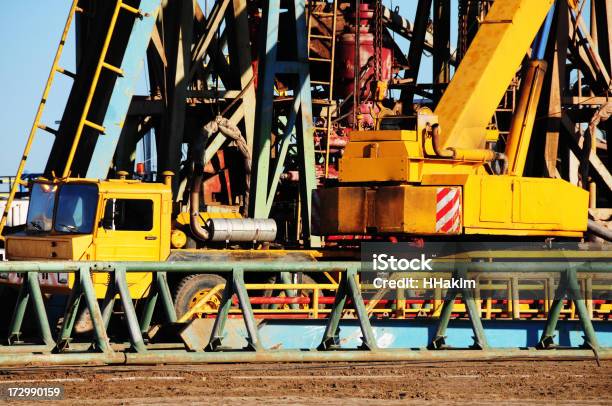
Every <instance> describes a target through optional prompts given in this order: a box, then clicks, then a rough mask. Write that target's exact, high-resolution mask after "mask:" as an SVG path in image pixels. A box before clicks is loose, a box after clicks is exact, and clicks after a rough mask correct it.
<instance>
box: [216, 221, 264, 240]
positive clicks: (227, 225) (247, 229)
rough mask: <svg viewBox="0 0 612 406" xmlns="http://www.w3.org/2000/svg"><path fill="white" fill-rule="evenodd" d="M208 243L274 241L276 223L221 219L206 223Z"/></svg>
mask: <svg viewBox="0 0 612 406" xmlns="http://www.w3.org/2000/svg"><path fill="white" fill-rule="evenodd" d="M206 226H207V229H208V231H209V232H210V239H209V241H274V239H275V238H276V222H275V221H274V220H272V219H221V218H214V219H210V220H208V221H207V222H206Z"/></svg>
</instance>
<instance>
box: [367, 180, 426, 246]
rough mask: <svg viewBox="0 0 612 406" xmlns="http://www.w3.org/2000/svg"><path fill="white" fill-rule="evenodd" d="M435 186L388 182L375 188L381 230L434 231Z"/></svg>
mask: <svg viewBox="0 0 612 406" xmlns="http://www.w3.org/2000/svg"><path fill="white" fill-rule="evenodd" d="M437 189H438V188H437V187H427V186H408V185H401V186H389V187H381V188H379V189H378V191H377V192H376V225H377V229H378V231H379V232H383V233H408V234H436V193H437Z"/></svg>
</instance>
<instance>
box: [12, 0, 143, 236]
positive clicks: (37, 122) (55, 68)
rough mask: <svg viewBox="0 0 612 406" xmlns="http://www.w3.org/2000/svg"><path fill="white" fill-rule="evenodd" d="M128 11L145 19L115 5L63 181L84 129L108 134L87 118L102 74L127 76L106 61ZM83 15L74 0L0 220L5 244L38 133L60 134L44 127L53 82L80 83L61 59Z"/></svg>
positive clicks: (133, 10) (134, 10)
mask: <svg viewBox="0 0 612 406" xmlns="http://www.w3.org/2000/svg"><path fill="white" fill-rule="evenodd" d="M122 10H125V11H127V12H129V13H133V14H136V15H138V16H141V15H142V14H141V12H140V10H138V9H137V8H134V7H132V6H130V5H127V4H125V3H123V1H122V0H117V4H116V5H115V10H114V12H113V16H112V19H111V22H110V25H109V27H108V31H107V33H106V37H105V40H104V45H103V47H102V52H101V53H100V58H99V60H98V64H97V67H96V70H95V73H94V77H93V80H92V81H91V85H90V88H89V93H88V95H87V99H86V102H85V105H84V107H83V112H82V114H81V118H80V120H79V125H78V127H77V131H76V133H75V135H74V139H73V142H72V146H71V148H70V154H69V156H68V159H67V160H66V164H65V166H64V170H63V171H62V174H61V177H63V178H66V177H68V176H69V175H70V167H71V165H72V161H73V160H74V155H75V153H76V150H77V146H78V144H79V141H80V139H81V134H82V133H83V129H84V128H85V126H87V127H90V128H93V129H95V130H97V131H99V132H100V133H102V134H104V132H105V128H104V127H103V126H101V125H99V124H96V123H93V122H91V121H89V120H88V119H87V115H88V113H89V109H90V107H91V102H92V99H93V96H94V93H95V90H96V88H97V85H98V81H99V79H100V74H101V72H102V69H107V70H110V71H111V72H115V73H116V74H117V75H120V76H122V75H123V71H122V70H121V68H118V67H116V66H113V65H111V64H109V63H107V62H106V61H105V58H106V54H107V52H108V48H109V45H110V41H111V38H112V36H113V32H114V31H115V26H116V24H117V19H118V17H119V13H120V12H121V11H122ZM81 12H83V9H82V8H80V7H79V0H73V2H72V5H71V6H70V11H69V13H68V17H67V19H66V24H65V25H64V30H63V32H62V37H61V39H60V42H59V45H58V47H57V51H56V52H55V57H54V59H53V64H52V65H51V72H50V73H49V77H48V79H47V83H46V84H45V89H44V91H43V95H42V99H41V101H40V103H39V105H38V109H37V111H36V116H35V118H34V123H33V124H32V128H31V129H30V134H29V135H28V140H27V142H26V146H25V148H24V151H23V155H22V157H21V161H20V162H19V167H18V168H17V174H16V175H15V181H14V182H13V184H12V186H11V191H10V193H9V196H8V200H7V203H6V207H5V208H4V212H3V213H2V217H1V218H0V240H4V239H5V238H4V236H2V231H3V230H4V226H5V225H6V221H7V219H8V214H9V211H10V208H11V205H12V203H13V200H14V199H15V194H16V193H17V190H18V189H19V186H20V185H21V186H27V182H25V181H24V180H23V179H22V175H23V170H24V169H25V165H26V161H27V159H28V154H29V153H30V149H31V148H32V143H33V142H34V139H35V138H36V133H37V130H39V129H40V130H43V131H46V132H48V133H50V134H53V135H57V133H58V131H57V130H56V129H54V128H51V127H49V126H47V125H45V124H43V123H41V119H42V114H43V112H44V109H45V106H46V103H47V98H48V96H49V93H50V91H51V87H52V85H53V80H54V79H55V74H56V73H62V74H64V75H66V76H68V77H70V78H72V79H76V77H77V75H76V73H73V72H70V71H68V70H66V69H64V68H62V67H61V66H60V64H59V63H60V59H61V57H62V53H63V51H64V45H65V43H66V39H67V37H68V33H69V31H70V27H71V25H72V21H73V20H74V16H75V14H76V13H81Z"/></svg>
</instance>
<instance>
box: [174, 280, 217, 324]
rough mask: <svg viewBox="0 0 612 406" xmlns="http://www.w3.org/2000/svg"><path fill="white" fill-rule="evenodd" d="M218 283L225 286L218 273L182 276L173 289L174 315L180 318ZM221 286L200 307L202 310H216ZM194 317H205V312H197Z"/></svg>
mask: <svg viewBox="0 0 612 406" xmlns="http://www.w3.org/2000/svg"><path fill="white" fill-rule="evenodd" d="M218 285H222V286H223V287H224V286H225V279H223V278H222V277H220V276H219V275H212V274H196V275H188V276H186V277H184V278H183V279H182V280H181V281H180V282H179V284H178V285H177V286H176V289H175V290H174V309H175V310H176V317H177V318H179V319H180V318H181V317H183V315H184V314H185V313H187V312H188V311H189V310H191V308H193V307H194V306H195V305H196V304H197V303H198V302H199V301H200V299H202V298H203V297H204V296H206V295H207V294H208V293H209V292H210V291H211V290H212V289H214V288H215V287H217V286H218ZM222 295H223V288H221V289H219V290H218V291H217V292H215V293H214V294H213V295H212V296H211V297H210V298H209V299H208V300H207V301H206V303H204V304H203V305H202V306H200V308H202V309H203V310H214V311H216V310H218V309H219V306H220V305H221V296H222ZM195 317H206V313H202V312H198V313H196V314H194V318H195Z"/></svg>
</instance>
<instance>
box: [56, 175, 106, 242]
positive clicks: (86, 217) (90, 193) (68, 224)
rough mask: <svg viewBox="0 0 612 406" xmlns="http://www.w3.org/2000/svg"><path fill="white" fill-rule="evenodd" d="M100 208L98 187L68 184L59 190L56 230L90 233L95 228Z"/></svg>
mask: <svg viewBox="0 0 612 406" xmlns="http://www.w3.org/2000/svg"><path fill="white" fill-rule="evenodd" d="M97 208H98V187H97V186H95V185H86V184H72V185H71V184H68V185H64V186H62V187H61V188H60V190H59V198H58V200H57V208H56V213H55V231H57V232H61V233H71V234H89V233H91V231H92V229H93V225H94V222H95V217H96V210H97Z"/></svg>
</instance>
